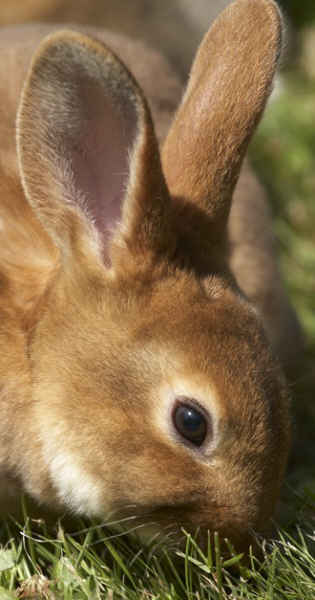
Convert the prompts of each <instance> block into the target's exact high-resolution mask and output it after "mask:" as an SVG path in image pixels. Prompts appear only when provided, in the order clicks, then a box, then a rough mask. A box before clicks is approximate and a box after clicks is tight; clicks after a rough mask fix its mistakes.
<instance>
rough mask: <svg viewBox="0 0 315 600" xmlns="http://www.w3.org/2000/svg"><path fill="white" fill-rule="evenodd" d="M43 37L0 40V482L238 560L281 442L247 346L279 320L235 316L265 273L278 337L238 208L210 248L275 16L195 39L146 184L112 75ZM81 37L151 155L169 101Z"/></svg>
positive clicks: (259, 7) (258, 7) (273, 380)
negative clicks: (193, 533)
mask: <svg viewBox="0 0 315 600" xmlns="http://www.w3.org/2000/svg"><path fill="white" fill-rule="evenodd" d="M47 31H48V30H47V28H45V27H43V28H41V27H38V28H36V27H35V28H32V27H31V28H16V29H7V30H3V32H2V34H1V39H0V47H1V57H2V58H1V63H0V72H2V73H3V74H4V73H6V80H5V79H4V77H0V81H2V82H3V83H2V84H1V89H0V93H1V97H2V98H3V99H4V101H3V104H2V106H6V107H8V110H7V114H6V115H5V116H4V115H3V116H2V117H1V122H0V131H1V139H4V140H5V142H4V145H3V149H2V151H1V155H0V161H1V165H2V177H1V182H2V183H1V213H0V219H2V228H1V227H0V236H1V248H3V249H4V250H1V253H0V274H1V280H0V282H1V295H0V311H1V325H0V327H1V329H0V336H1V337H0V340H1V346H2V351H1V362H0V390H1V397H0V399H1V404H0V407H1V418H0V423H1V446H0V475H1V478H2V481H6V482H7V486H8V490H9V488H10V490H11V492H12V489H13V488H14V487H15V486H16V485H18V486H20V488H21V490H25V491H27V492H28V493H29V494H30V495H31V496H32V497H33V498H34V499H35V500H36V501H38V502H40V503H44V504H45V505H47V506H51V507H53V508H58V507H60V509H61V508H62V507H67V508H68V509H69V510H72V511H75V512H79V513H80V512H84V513H88V514H97V515H98V516H107V515H109V514H110V513H111V512H113V511H114V512H116V513H117V514H118V515H121V516H126V515H130V514H132V515H135V516H136V517H137V519H138V522H139V523H140V524H146V525H147V526H148V525H150V524H151V523H152V522H153V523H154V524H155V525H154V526H155V527H157V528H158V529H161V528H162V529H163V528H166V529H167V530H168V528H171V529H173V528H177V527H178V525H181V524H183V525H184V526H185V527H186V528H187V529H189V530H194V529H195V528H196V527H199V526H201V527H202V529H203V530H204V531H205V530H207V529H210V530H219V531H220V532H221V533H222V534H223V535H229V536H230V537H231V538H232V540H234V542H235V543H236V544H238V545H239V546H240V547H241V546H243V545H244V544H246V543H247V542H248V540H249V536H250V533H251V531H252V530H259V531H264V530H266V529H267V527H268V523H269V520H270V517H271V516H272V513H273V509H274V505H275V502H276V499H277V497H278V493H279V488H280V485H281V481H282V477H283V472H284V468H285V464H286V458H287V451H288V446H289V437H290V425H289V416H288V392H287V388H286V384H285V380H284V377H283V375H282V372H281V369H280V367H279V365H278V362H277V359H276V358H275V356H274V354H273V352H272V350H271V348H270V344H269V342H268V340H267V337H266V334H265V332H264V329H263V323H264V324H265V327H266V330H267V331H269V329H268V328H269V327H273V325H274V323H275V322H276V321H272V322H271V325H270V323H267V322H264V316H265V313H264V311H263V310H262V312H261V315H259V314H256V312H255V310H254V308H253V306H252V305H251V304H249V302H248V301H247V300H246V292H247V289H246V286H247V285H248V287H249V288H250V285H249V284H248V283H246V282H248V281H249V280H250V278H252V279H251V280H253V279H255V278H258V274H257V272H256V271H255V269H256V266H257V265H262V266H264V265H266V273H265V272H264V270H262V271H261V278H260V280H259V284H260V286H261V288H263V281H266V285H267V288H268V293H270V294H271V295H272V294H273V291H272V290H273V288H275V290H276V291H275V295H276V298H277V301H278V298H280V300H281V302H282V304H283V311H284V313H286V314H287V318H288V322H290V319H291V321H292V324H293V326H295V321H294V317H293V316H292V318H291V313H290V310H291V309H290V308H289V307H288V303H287V300H286V298H285V295H284V293H283V291H282V287H281V284H279V283H277V282H276V281H273V275H274V274H277V268H276V266H275V263H274V258H273V253H272V252H273V251H272V250H271V249H270V244H269V245H268V246H267V247H266V248H264V245H263V243H264V240H266V239H267V240H268V239H269V233H268V234H267V236H266V237H263V240H262V241H261V240H258V243H257V248H258V250H257V258H256V259H255V258H254V257H253V260H252V263H251V269H252V271H253V273H252V275H250V274H249V275H247V274H246V269H247V267H248V264H250V261H248V260H247V259H246V251H248V250H249V249H250V248H253V253H254V250H255V239H252V238H251V237H250V236H245V238H244V239H245V240H246V244H245V250H244V251H243V250H242V247H240V237H241V236H242V235H243V233H242V227H241V225H240V223H241V222H242V218H241V215H242V209H240V208H239V209H238V210H237V211H236V213H235V221H234V223H235V225H233V224H232V221H231V219H232V216H231V217H230V222H229V223H230V224H229V230H228V231H229V233H228V235H227V233H226V232H227V227H228V224H227V219H228V214H229V207H230V203H231V199H232V194H233V188H234V185H235V183H236V180H237V177H238V174H239V170H240V167H241V162H242V158H243V155H244V153H245V150H246V146H247V144H248V142H249V139H250V137H251V135H252V133H253V131H254V129H255V126H256V124H257V121H258V119H259V117H260V115H261V112H262V110H263V108H264V106H265V102H266V100H267V97H268V95H269V92H270V88H271V81H272V77H273V75H274V70H275V67H276V62H277V56H278V54H279V46H280V19H279V13H278V10H277V9H276V7H275V4H274V3H273V1H272V0H237V1H236V2H235V3H234V4H233V5H232V6H231V7H230V8H229V9H228V10H227V11H226V12H225V13H223V15H222V16H221V17H220V19H219V21H217V23H216V24H215V26H214V28H212V30H210V32H209V34H208V35H207V37H206V39H205V41H204V43H203V45H202V47H201V49H200V51H199V54H198V56H197V59H196V61H195V63H194V67H193V71H192V76H191V79H190V83H189V86H188V91H187V92H186V95H185V96H184V99H183V102H182V104H181V106H180V109H179V112H178V113H177V116H176V118H175V120H174V123H173V126H172V128H171V130H170V134H169V136H168V137H167V140H166V145H165V147H164V153H163V167H164V173H165V177H164V175H163V172H162V167H161V161H160V157H159V150H158V145H157V140H156V138H155V133H154V129H153V125H152V121H151V116H150V110H149V108H148V105H147V103H146V100H145V98H144V95H143V93H142V91H141V90H140V88H139V87H138V85H137V84H136V82H135V80H134V79H133V77H132V76H131V75H130V73H129V72H128V71H127V70H126V68H125V67H124V65H123V64H122V63H121V62H120V61H119V59H118V58H117V57H116V56H115V55H114V54H113V53H112V51H111V50H109V49H108V48H107V47H105V46H104V45H103V44H102V43H100V42H99V41H97V40H96V39H94V37H88V36H86V35H83V34H82V33H76V32H73V31H72V32H71V31H67V32H56V31H54V32H53V33H50V35H49V36H47V37H45V36H46V34H47ZM49 31H50V30H49ZM235 31H238V36H237V41H238V44H237V52H236V48H235V47H234V46H233V44H232V42H233V43H234V36H235ZM88 32H89V33H91V30H88ZM93 33H94V36H96V38H101V39H104V40H105V41H106V43H107V44H109V45H110V47H111V48H112V49H114V50H115V51H116V52H117V53H118V54H119V55H120V57H121V58H123V59H124V60H125V62H126V63H127V64H128V66H130V67H131V68H132V70H133V72H134V74H135V75H136V77H137V78H138V79H139V81H140V83H141V84H142V87H143V90H144V93H145V95H146V96H147V97H148V102H149V104H150V106H151V109H152V113H153V118H154V120H155V121H156V124H157V129H158V132H159V138H160V139H161V138H163V137H164V131H165V129H164V128H165V124H166V119H165V120H163V114H164V117H166V114H167V113H168V114H169V113H170V112H171V108H172V107H173V105H174V103H175V99H176V97H177V95H178V91H179V84H178V83H177V81H176V79H174V78H173V77H172V74H171V71H170V70H169V67H167V65H166V63H165V62H164V61H163V59H161V58H159V57H158V55H157V54H155V53H154V52H151V51H149V50H148V51H147V50H146V51H145V52H146V53H145V54H143V52H144V50H143V47H142V46H141V45H140V44H139V43H137V42H135V43H131V42H130V41H128V40H125V38H123V37H119V36H117V37H115V36H113V35H112V34H107V33H104V34H103V33H100V32H96V31H94V32H93ZM219 44H220V48H219ZM231 44H232V48H233V52H230V51H229V48H231ZM211 47H212V48H214V49H215V50H216V49H217V50H218V51H217V53H214V54H215V55H212V56H211V58H212V61H213V62H212V63H211V64H212V65H213V66H211V68H209V69H208V68H207V69H206V67H205V62H207V60H208V59H207V57H208V56H209V52H210V49H211ZM212 54H213V53H212ZM235 57H236V58H235ZM8 65H10V67H11V68H10V69H9V70H8ZM215 65H217V69H218V71H217V72H221V74H222V73H223V76H222V75H221V76H220V77H217V76H216V77H213V73H215V72H216V71H215ZM224 68H225V69H226V76H225V75H224ZM8 72H9V73H10V74H11V75H12V77H11V79H10V82H9V83H8V81H7V80H8V77H7V73H8ZM13 74H14V76H13ZM155 74H156V77H155ZM230 82H232V83H233V86H235V85H237V84H239V90H240V91H242V90H243V92H246V94H245V97H244V94H243V93H240V94H239V95H237V94H235V90H234V89H233V90H231V87H230ZM162 85H163V86H165V87H162ZM216 91H218V97H217V99H216ZM210 92H211V93H210ZM232 96H233V98H235V103H234V102H233V105H231V98H232ZM191 98H193V101H191ZM205 98H206V99H207V101H209V103H210V105H211V108H212V111H213V113H212V114H210V115H209V114H208V110H205V109H204V105H203V102H204V99H205ZM164 100H165V101H166V104H164ZM223 101H224V102H225V103H226V104H224V102H223ZM244 102H245V105H244ZM194 103H195V104H194ZM165 106H166V107H167V110H166V109H165ZM163 107H164V109H165V112H164V113H163V110H162V119H161V121H160V120H159V114H160V112H159V111H160V109H161V108H162V109H163ZM198 107H199V109H198ZM194 108H197V109H198V111H197V112H194ZM226 110H228V114H226V112H225V111H226ZM16 113H17V114H18V118H17V151H16V148H15V141H14V130H15V125H14V123H15V117H16ZM226 124H228V130H225V129H224V128H225V127H226V126H227V125H226ZM240 125H241V126H240ZM190 132H191V135H190ZM222 132H224V135H222ZM4 134H5V135H4ZM182 135H183V136H184V137H183V138H181V136H182ZM211 141H212V142H213V143H215V144H216V152H214V151H213V147H214V146H213V144H212V143H211ZM218 142H219V143H218ZM186 152H187V154H189V157H190V159H189V160H187V155H186ZM115 165H117V169H115ZM21 184H22V185H21ZM254 185H255V184H254ZM111 196H113V197H114V201H115V202H114V203H113V199H112V198H111ZM237 197H238V198H239V200H238V203H239V204H238V205H239V206H241V202H242V200H241V198H240V197H239V196H237ZM247 202H248V200H247ZM120 206H121V210H120V211H118V212H117V209H118V208H120ZM247 206H250V205H249V204H247ZM30 207H32V208H30ZM249 210H251V209H250V208H249ZM255 210H256V209H255ZM259 210H260V209H259V208H258V210H257V211H256V214H257V213H258V212H259ZM106 211H107V212H106ZM245 212H246V211H245ZM232 214H233V213H232ZM263 218H264V219H265V216H264V215H263ZM266 221H268V217H266ZM108 223H109V224H108ZM0 225H1V222H0ZM252 226H253V228H255V227H257V229H259V228H261V223H260V225H258V224H254V223H253V224H252ZM245 231H246V232H247V231H248V226H247V223H246V226H245ZM233 232H234V233H233ZM233 236H234V237H233ZM227 239H229V240H231V241H232V242H233V244H232V245H231V253H230V251H229V247H228V245H227V244H226V241H227ZM244 255H245V257H244ZM251 258H252V257H251ZM233 261H234V262H233ZM244 263H245V267H244ZM269 265H270V270H268V269H269ZM230 266H232V271H231V270H230ZM234 267H235V270H233V269H234ZM238 268H239V271H238ZM242 273H244V277H243V280H244V285H243V286H242V290H244V291H245V294H244V293H243V291H241V290H240V289H239V288H238V287H237V286H236V284H235V279H236V280H238V283H240V284H242ZM261 279H263V281H261ZM255 290H257V286H254V290H253V294H252V295H253V296H254V295H255ZM279 290H280V292H279ZM263 294H264V290H263V291H262V293H261V294H259V295H258V296H259V297H258V298H257V299H256V300H257V303H256V304H257V306H258V309H263V306H264V305H263V302H264V300H263V301H260V298H264V296H263ZM260 302H261V303H260ZM267 312H268V310H266V313H267ZM281 327H282V325H281ZM281 327H280V335H281V331H282V329H281ZM270 337H271V336H270ZM274 337H275V342H274V345H275V347H276V346H277V340H278V339H279V336H278V337H277V336H276V334H274ZM182 389H184V391H185V394H186V395H188V396H189V397H190V398H191V399H192V400H194V401H196V402H198V403H199V404H201V405H202V406H203V409H204V411H206V412H207V413H208V414H209V419H210V420H211V422H212V427H213V436H211V435H210V434H209V435H210V437H209V439H208V438H207V441H206V442H205V444H204V445H203V446H202V447H201V448H200V449H196V448H195V447H191V446H189V445H187V444H186V443H184V441H183V440H182V439H181V438H179V437H178V435H177V434H176V433H175V432H174V430H173V427H172V422H171V418H170V412H169V411H170V409H171V406H172V403H173V401H174V400H176V397H177V396H178V395H179V394H180V393H182V392H181V390H182ZM210 430H211V427H210ZM12 482H13V483H12ZM2 485H3V487H4V488H5V484H2ZM2 492H3V494H2V495H3V496H5V492H6V490H5V489H3V490H2V489H1V493H2ZM11 492H10V493H11Z"/></svg>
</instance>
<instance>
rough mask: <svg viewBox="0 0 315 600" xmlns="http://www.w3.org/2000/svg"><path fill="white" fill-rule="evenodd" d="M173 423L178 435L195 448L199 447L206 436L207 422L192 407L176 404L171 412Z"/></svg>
mask: <svg viewBox="0 0 315 600" xmlns="http://www.w3.org/2000/svg"><path fill="white" fill-rule="evenodd" d="M173 422H174V426H175V428H176V429H177V431H178V433H179V434H180V435H181V436H182V437H183V438H185V440H188V441H189V442H191V443H192V444H194V445H195V446H201V444H202V443H203V442H204V440H205V437H206V435H207V421H206V419H205V417H204V415H203V414H202V413H201V412H200V411H199V410H197V409H196V408H195V407H194V406H191V405H189V404H182V403H180V404H177V406H176V407H175V410H174V412H173Z"/></svg>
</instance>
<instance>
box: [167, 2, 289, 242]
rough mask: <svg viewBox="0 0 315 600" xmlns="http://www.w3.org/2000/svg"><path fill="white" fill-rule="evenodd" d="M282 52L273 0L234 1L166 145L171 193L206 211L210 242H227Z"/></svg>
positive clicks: (207, 41)
mask: <svg viewBox="0 0 315 600" xmlns="http://www.w3.org/2000/svg"><path fill="white" fill-rule="evenodd" d="M280 51H281V16H280V13H279V10H278V8H277V6H276V3H275V2H274V1H273V0H235V2H233V3H232V4H231V5H229V6H228V7H227V8H226V9H225V11H223V12H222V13H221V15H220V16H219V17H218V18H217V20H216V21H215V22H214V24H213V26H212V27H211V28H210V30H209V32H208V33H207V35H206V36H205V38H204V40H203V42H202V43H201V46H200V48H199V51H198V53H197V56H196V59H195V61H194V64H193V67H192V70H191V74H190V79H189V83H188V87H187V91H186V93H185V95H184V98H183V101H182V104H181V106H180V107H179V110H178V112H177V115H176V117H175V120H174V122H173V125H172V127H171V129H170V132H169V134H168V137H167V139H166V142H165V146H164V148H163V155H162V157H163V167H164V172H165V176H166V180H167V184H168V187H169V189H170V192H171V194H172V195H174V196H176V197H179V198H180V199H181V201H183V200H184V201H186V202H188V203H192V204H193V205H195V206H196V208H197V209H200V210H201V211H203V212H204V213H206V214H207V217H208V221H209V228H208V229H207V236H208V239H210V240H211V239H212V241H213V242H214V243H217V242H218V240H219V241H220V238H222V237H223V234H224V231H225V226H226V223H227V218H228V215H229V210H230V203H231V199H232V193H233V189H234V186H235V184H236V181H237V178H238V175H239V172H240V168H241V164H242V160H243V157H244V154H245V152H246V149H247V146H248V143H249V141H250V139H251V136H252V134H253V132H254V130H255V127H256V125H257V123H258V121H259V119H260V117H261V114H262V112H263V109H264V107H265V104H266V101H267V99H268V96H269V94H270V91H271V87H272V81H273V77H274V74H275V69H276V66H277V61H278V58H279V55H280Z"/></svg>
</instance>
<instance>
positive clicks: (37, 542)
mask: <svg viewBox="0 0 315 600" xmlns="http://www.w3.org/2000/svg"><path fill="white" fill-rule="evenodd" d="M299 4H300V5H301V3H299ZM313 4H314V3H313V0H312V2H310V4H309V7H310V10H313ZM288 6H289V5H288ZM294 7H298V3H295V4H294V2H292V3H291V4H290V6H289V8H294ZM296 10H297V9H296ZM251 156H252V159H253V161H254V163H255V166H256V169H257V170H258V172H259V173H260V175H261V178H262V179H263V181H264V182H265V184H266V186H267V187H268V189H269V192H270V198H271V203H272V210H273V213H274V225H275V231H276V234H277V237H278V240H279V258H280V262H281V265H282V270H283V273H284V276H285V279H286V282H287V286H288V289H289V293H290V296H291V298H292V300H293V302H294V304H295V306H296V308H297V311H298V313H299V315H300V318H301V321H302V324H303V327H304V329H305V332H306V336H307V349H306V356H305V360H304V370H303V373H302V374H301V379H300V381H298V382H296V385H295V386H294V389H293V396H294V403H293V415H294V422H295V429H296V435H295V437H296V441H295V445H294V450H293V453H292V459H291V463H290V468H289V473H288V476H287V482H286V485H285V488H284V494H283V503H282V510H281V513H280V516H281V520H280V522H281V525H282V530H281V531H280V532H279V533H278V534H277V536H276V539H275V540H273V541H271V542H266V541H261V542H260V544H261V550H262V553H261V556H260V558H259V559H258V558H255V557H254V556H253V555H251V556H250V560H249V563H246V562H245V561H244V558H243V557H241V556H237V555H236V556H235V555H234V554H233V552H232V551H231V552H230V555H229V556H228V557H227V558H225V559H223V558H221V548H220V544H221V546H222V545H224V546H225V542H224V541H221V542H220V541H219V540H218V538H216V540H215V544H214V547H210V545H209V548H208V551H207V552H206V553H205V554H203V553H202V552H201V550H200V549H199V548H198V546H197V544H196V542H195V541H194V540H193V539H192V538H191V537H190V536H187V539H186V549H185V551H183V552H179V551H176V550H174V551H169V552H167V551H166V550H165V549H163V550H162V549H161V548H160V549H159V552H157V551H156V550H155V549H154V546H152V547H151V548H150V547H148V548H143V547H142V546H141V545H139V543H138V542H137V541H136V540H135V539H134V538H131V537H130V536H128V535H120V536H118V537H111V535H110V532H109V531H108V530H106V529H105V528H104V527H101V526H99V525H93V526H90V527H86V524H78V525H77V529H78V531H77V532H75V533H73V532H72V533H69V532H66V530H65V529H64V528H63V527H62V525H61V524H59V525H58V528H57V529H50V530H48V529H47V527H46V524H45V523H44V522H41V521H39V522H32V521H31V520H30V519H29V518H28V517H27V511H25V518H24V520H23V522H22V523H20V524H18V523H14V522H13V521H12V522H9V523H8V522H6V523H2V524H1V525H0V599H1V600H12V599H17V598H26V599H27V598H29V599H31V598H33V599H34V598H38V599H39V598H43V599H47V600H59V599H65V600H72V599H78V600H81V599H85V598H87V599H91V600H93V599H96V600H97V599H100V598H105V599H108V600H114V599H118V598H119V599H126V600H128V599H130V600H131V599H143V600H145V599H146V600H158V599H160V600H177V599H178V600H179V599H188V600H192V599H195V600H206V599H215V600H224V599H229V600H238V599H240V600H241V599H242V600H254V599H255V600H262V599H266V600H278V599H279V600H291V599H292V600H313V599H314V598H315V468H314V455H315V435H314V431H315V402H314V391H315V235H314V229H315V81H312V79H310V78H307V77H306V75H305V74H304V73H303V71H302V70H301V68H300V67H299V66H298V65H297V64H296V65H295V67H294V68H293V69H292V70H291V71H290V72H287V73H285V74H284V75H283V76H282V83H281V91H280V93H278V94H277V95H276V97H275V99H274V100H273V102H272V103H271V104H270V106H269V109H268V111H267V113H266V116H265V118H264V120H263V123H262V125H261V127H260V129H259V132H258V135H257V136H256V138H255V140H254V142H253V144H252V148H251ZM292 490H294V491H292ZM79 529H81V531H79ZM284 531H286V533H285V532H284Z"/></svg>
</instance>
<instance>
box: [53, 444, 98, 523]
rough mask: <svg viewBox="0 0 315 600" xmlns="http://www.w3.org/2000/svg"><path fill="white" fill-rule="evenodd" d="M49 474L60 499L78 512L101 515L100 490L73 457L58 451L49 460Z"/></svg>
mask: <svg viewBox="0 0 315 600" xmlns="http://www.w3.org/2000/svg"><path fill="white" fill-rule="evenodd" d="M49 467H50V475H51V478H52V481H53V483H54V485H55V486H56V488H57V491H58V497H59V499H60V501H61V502H62V503H63V504H65V505H66V506H68V507H69V508H70V509H71V510H72V511H74V512H76V513H78V514H84V515H88V516H93V515H94V516H96V515H101V514H102V513H103V510H104V507H103V503H102V501H101V490H100V486H99V484H98V482H96V481H94V480H93V478H92V477H91V475H90V474H88V473H87V472H86V471H85V470H84V469H83V468H82V467H81V466H79V465H78V463H76V461H75V459H74V458H73V457H72V456H71V455H70V454H68V453H67V452H59V453H58V454H56V455H55V456H54V457H53V458H51V459H50V461H49Z"/></svg>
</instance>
